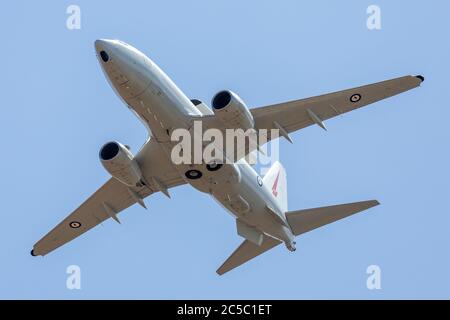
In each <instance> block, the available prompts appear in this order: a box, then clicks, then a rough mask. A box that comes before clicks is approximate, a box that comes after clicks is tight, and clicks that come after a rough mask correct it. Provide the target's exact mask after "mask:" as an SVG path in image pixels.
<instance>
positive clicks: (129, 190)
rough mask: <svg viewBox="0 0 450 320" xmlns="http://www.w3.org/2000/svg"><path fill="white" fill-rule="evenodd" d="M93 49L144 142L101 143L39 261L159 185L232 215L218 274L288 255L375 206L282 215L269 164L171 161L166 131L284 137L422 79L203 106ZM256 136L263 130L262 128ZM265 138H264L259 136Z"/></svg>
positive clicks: (124, 56)
mask: <svg viewBox="0 0 450 320" xmlns="http://www.w3.org/2000/svg"><path fill="white" fill-rule="evenodd" d="M95 50H96V53H97V57H98V60H99V63H100V64H101V67H102V69H103V71H104V73H105V76H106V78H107V79H108V81H109V82H110V84H111V86H112V87H113V89H114V90H115V91H116V93H117V94H118V95H119V96H120V97H121V98H122V99H123V101H124V102H125V103H126V104H127V106H128V107H129V108H130V109H131V110H132V111H133V112H134V113H135V114H136V115H137V117H138V118H139V119H140V120H141V121H142V122H143V123H144V124H145V126H146V127H147V128H148V130H149V135H150V137H149V138H148V140H147V141H146V143H145V144H144V145H143V147H142V148H141V150H140V151H139V152H138V153H137V155H136V156H133V154H132V153H131V152H130V151H129V148H128V147H127V146H125V145H123V144H121V143H119V142H116V141H113V142H108V143H106V144H105V145H104V146H103V147H102V148H101V150H100V153H99V157H100V161H101V163H102V164H103V166H104V167H105V169H106V170H107V171H108V172H109V173H110V174H111V176H112V178H110V179H109V180H108V181H107V182H106V183H105V184H104V185H103V186H102V187H101V188H100V189H98V190H97V191H96V192H95V193H94V194H93V195H92V196H91V197H90V198H89V199H87V200H86V201H85V202H84V203H83V204H82V205H81V206H80V207H79V208H78V209H76V210H75V211H74V212H72V213H71V214H70V215H69V216H68V217H67V218H65V219H64V220H63V221H62V222H61V223H60V224H58V225H57V226H56V227H55V228H54V229H53V230H51V231H50V232H49V233H48V234H47V235H46V236H44V237H43V238H42V239H41V240H39V241H38V242H37V243H36V244H35V245H34V247H33V250H32V251H31V254H32V255H33V256H38V255H41V256H44V255H46V254H48V253H49V252H51V251H53V250H55V249H56V248H58V247H60V246H62V245H64V244H65V243H67V242H69V241H71V240H73V239H74V238H76V237H78V236H79V235H81V234H83V233H84V232H86V231H88V230H89V229H91V228H93V227H95V226H96V225H98V224H99V223H101V222H103V221H104V220H106V219H109V218H112V219H114V220H116V221H117V222H119V223H120V221H119V219H118V216H117V215H118V213H119V212H121V211H122V210H124V209H126V208H128V207H129V206H131V205H133V204H135V203H138V204H140V205H141V206H142V207H144V208H146V206H145V203H144V198H145V197H147V196H149V195H150V194H152V193H154V192H158V191H160V192H162V193H164V194H165V195H167V196H169V197H170V195H169V189H170V188H172V187H175V186H178V185H182V184H190V185H191V186H193V187H194V188H196V189H197V190H199V191H201V192H206V193H209V194H211V196H212V197H213V198H215V199H216V200H217V201H218V202H219V203H221V204H222V205H223V206H224V207H225V208H226V209H227V210H228V211H229V212H230V213H231V214H232V215H233V216H234V217H235V219H236V227H237V233H238V234H239V235H240V236H242V237H243V238H244V239H245V240H244V241H243V243H242V244H241V245H240V246H239V247H238V248H237V249H236V250H235V251H234V252H233V253H232V255H231V256H230V257H229V258H228V259H227V260H226V261H225V262H224V263H223V264H222V266H221V267H220V268H219V269H218V270H217V273H218V274H219V275H222V274H224V273H225V272H228V271H230V270H232V269H234V268H236V267H238V266H240V265H241V264H243V263H245V262H247V261H249V260H250V259H252V258H254V257H256V256H258V255H260V254H262V253H264V252H265V251H267V250H269V249H271V248H273V247H275V246H277V245H278V244H281V243H284V244H285V245H286V247H287V249H288V250H290V251H295V241H294V238H295V236H298V235H300V234H303V233H305V232H308V231H311V230H313V229H316V228H318V227H321V226H323V225H326V224H329V223H332V222H334V221H337V220H339V219H342V218H345V217H347V216H350V215H352V214H355V213H357V212H360V211H363V210H366V209H368V208H371V207H373V206H376V205H378V204H379V203H378V201H376V200H371V201H364V202H357V203H350V204H342V205H336V206H330V207H322V208H314V209H306V210H297V211H289V210H288V206H287V186H286V172H285V170H284V168H283V166H282V165H281V164H280V163H279V162H275V164H273V166H272V167H271V168H270V169H269V171H268V173H267V174H266V175H265V176H264V177H260V176H259V175H258V174H257V173H256V171H255V170H254V169H253V167H252V166H250V165H249V164H248V163H247V162H246V160H245V158H244V157H242V155H244V156H245V155H246V154H248V152H250V151H253V150H249V149H246V150H245V151H244V152H243V154H242V155H240V156H238V157H237V158H236V159H235V160H234V161H233V162H232V163H231V164H230V163H228V164H223V165H222V164H221V163H219V162H218V163H206V164H205V163H203V164H177V165H175V164H173V162H172V160H171V151H172V148H173V147H174V142H173V141H171V133H172V132H173V130H174V129H176V128H185V129H187V130H192V126H193V122H194V121H195V120H197V121H202V124H203V127H205V128H212V127H214V128H218V129H220V130H225V129H227V128H242V129H251V128H252V129H256V130H260V129H268V130H270V129H278V130H279V132H280V136H282V137H284V138H285V139H287V140H288V141H289V142H292V139H291V137H290V136H289V133H291V132H294V131H297V130H299V129H302V128H305V127H308V126H310V125H313V124H317V125H319V126H320V127H321V128H323V129H325V126H324V124H323V121H324V120H327V119H330V118H333V117H335V116H338V115H341V114H343V113H346V112H349V111H352V110H355V109H358V108H360V107H363V106H366V105H368V104H371V103H373V102H376V101H379V100H382V99H385V98H388V97H391V96H394V95H397V94H399V93H402V92H405V91H407V90H410V89H413V88H416V87H418V86H420V84H421V83H422V82H423V81H424V77H422V76H405V77H401V78H397V79H393V80H388V81H384V82H379V83H375V84H371V85H367V86H363V87H358V88H354V89H349V90H345V91H340V92H335V93H331V94H325V95H321V96H317V97H312V98H307V99H302V100H295V101H290V102H284V103H280V104H276V105H270V106H265V107H260V108H255V109H248V108H247V106H246V105H245V104H244V102H243V101H242V100H241V99H240V98H239V97H238V96H237V95H236V94H235V93H233V92H231V91H228V90H226V91H221V92H219V93H217V94H216V95H215V96H214V97H213V99H212V110H211V109H210V108H208V107H207V106H206V105H205V104H204V103H202V102H200V101H198V100H196V99H193V100H190V99H189V98H188V97H186V95H184V94H183V92H181V90H180V89H179V88H178V87H177V86H176V85H175V84H174V83H173V82H172V80H171V79H169V77H168V76H167V75H166V74H165V73H164V72H163V71H162V70H161V69H160V68H159V67H158V66H157V65H156V64H155V63H154V62H153V61H152V60H150V59H149V58H148V57H147V56H145V55H144V54H143V53H141V52H140V51H138V50H137V49H135V48H133V47H132V46H130V45H129V44H126V43H124V42H122V41H119V40H97V41H95ZM263 131H264V130H263ZM267 138H268V140H270V139H271V135H268V137H267Z"/></svg>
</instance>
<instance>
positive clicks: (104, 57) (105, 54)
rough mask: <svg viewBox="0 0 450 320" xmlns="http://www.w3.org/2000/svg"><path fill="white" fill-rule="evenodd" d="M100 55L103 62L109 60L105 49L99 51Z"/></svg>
mask: <svg viewBox="0 0 450 320" xmlns="http://www.w3.org/2000/svg"><path fill="white" fill-rule="evenodd" d="M100 57H101V58H102V60H103V62H108V60H109V56H108V54H107V53H106V51H100Z"/></svg>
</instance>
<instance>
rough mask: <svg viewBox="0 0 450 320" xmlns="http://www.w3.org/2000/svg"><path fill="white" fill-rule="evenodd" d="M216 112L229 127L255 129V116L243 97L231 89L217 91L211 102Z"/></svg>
mask: <svg viewBox="0 0 450 320" xmlns="http://www.w3.org/2000/svg"><path fill="white" fill-rule="evenodd" d="M211 105H212V107H213V111H214V114H215V115H216V116H217V118H218V119H219V120H220V121H221V122H222V123H223V124H225V126H226V128H229V129H243V130H247V129H253V127H254V124H255V122H254V120H253V116H252V114H251V113H250V110H248V108H247V106H246V105H245V103H244V102H243V101H242V99H241V98H240V97H239V96H238V95H237V94H236V93H234V92H232V91H230V90H224V91H220V92H219V93H217V94H216V95H215V96H214V97H213V99H212V102H211Z"/></svg>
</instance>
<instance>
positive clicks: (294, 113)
mask: <svg viewBox="0 0 450 320" xmlns="http://www.w3.org/2000/svg"><path fill="white" fill-rule="evenodd" d="M423 81H424V77H422V76H415V77H414V76H406V77H401V78H397V79H392V80H387V81H383V82H379V83H375V84H370V85H366V86H362V87H358V88H353V89H348V90H344V91H339V92H334V93H330V94H325V95H321V96H317V97H312V98H307V99H301V100H295V101H290V102H285V103H279V104H275V105H271V106H266V107H260V108H256V109H251V110H250V111H251V113H252V115H253V118H254V120H255V128H256V129H267V130H269V132H268V134H267V139H268V140H271V139H272V137H271V136H270V129H281V131H285V132H286V133H290V132H294V131H296V130H299V129H302V128H305V127H308V126H310V125H313V124H318V125H319V126H322V127H323V128H325V127H324V125H323V121H324V120H327V119H330V118H333V117H336V116H339V115H341V114H344V113H346V112H349V111H352V110H355V109H358V108H361V107H364V106H366V105H369V104H371V103H374V102H377V101H380V100H383V99H386V98H388V97H392V96H394V95H397V94H400V93H402V92H405V91H408V90H411V89H413V88H416V87H418V86H420V84H421V83H422V82H423ZM282 133H283V132H281V134H282Z"/></svg>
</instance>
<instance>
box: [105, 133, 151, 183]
mask: <svg viewBox="0 0 450 320" xmlns="http://www.w3.org/2000/svg"><path fill="white" fill-rule="evenodd" d="M99 157H100V161H101V163H102V165H103V167H105V169H106V171H108V172H109V173H110V174H111V175H112V176H113V177H114V178H116V179H117V180H119V181H120V182H122V183H123V184H125V185H127V186H130V187H135V186H142V184H143V181H142V173H141V169H140V168H139V164H138V163H137V161H136V160H135V159H134V157H133V154H132V153H131V152H130V150H128V149H127V147H125V146H124V145H122V144H121V143H119V142H116V141H112V142H108V143H106V144H105V145H104V146H103V147H102V148H101V149H100V153H99Z"/></svg>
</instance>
